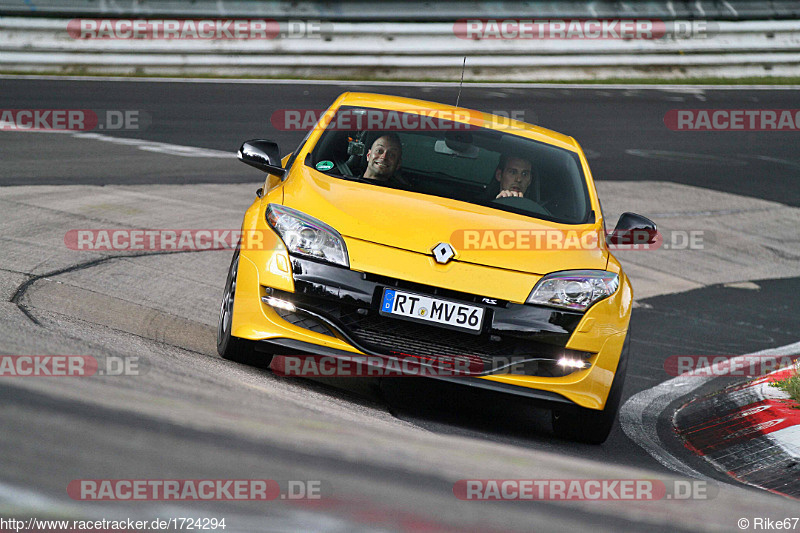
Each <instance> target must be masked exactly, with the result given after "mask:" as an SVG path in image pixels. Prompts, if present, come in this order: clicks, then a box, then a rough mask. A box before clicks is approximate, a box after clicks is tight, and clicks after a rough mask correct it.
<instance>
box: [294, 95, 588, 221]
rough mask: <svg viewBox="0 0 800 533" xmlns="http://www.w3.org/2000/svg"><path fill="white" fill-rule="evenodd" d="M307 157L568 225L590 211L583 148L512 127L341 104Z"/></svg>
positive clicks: (336, 170)
mask: <svg viewBox="0 0 800 533" xmlns="http://www.w3.org/2000/svg"><path fill="white" fill-rule="evenodd" d="M362 128H363V129H362ZM398 141H399V147H398V146H397V143H398ZM385 152H388V153H385ZM392 153H394V155H392ZM393 158H396V161H393ZM306 164H307V165H308V166H310V167H312V168H315V169H316V170H317V171H320V172H324V173H326V174H328V175H331V176H334V177H337V178H342V179H349V180H357V181H362V182H365V183H371V184H373V185H375V186H381V187H393V188H398V189H403V190H407V191H411V192H415V193H419V194H425V195H431V196H439V197H444V198H450V199H453V200H458V201H462V202H469V203H472V204H478V205H482V206H486V207H490V208H493V209H499V210H503V211H511V212H514V213H517V214H522V215H527V216H531V217H535V218H541V219H545V220H552V221H556V222H560V223H565V224H580V223H586V222H588V221H589V219H590V216H591V209H590V202H589V194H588V191H587V189H586V181H585V179H584V176H583V171H582V169H581V164H580V159H579V157H578V154H577V153H575V152H571V151H569V150H565V149H562V148H558V147H556V146H552V145H549V144H546V143H542V142H538V141H533V140H531V139H527V138H525V137H521V136H519V135H514V134H513V133H512V130H510V128H509V129H506V130H502V129H488V128H481V127H477V126H473V125H471V124H464V123H461V122H453V121H449V120H444V119H440V118H437V119H435V120H421V115H420V114H414V113H401V112H396V111H387V110H381V109H373V108H359V107H350V106H343V107H341V108H339V110H338V111H337V113H336V115H335V116H334V117H333V118H332V119H331V121H330V123H329V124H328V126H327V128H326V129H325V131H324V132H323V134H322V136H321V137H320V139H319V141H318V142H317V144H316V146H315V147H314V150H313V151H312V152H311V154H310V155H309V157H308V158H307V159H306Z"/></svg>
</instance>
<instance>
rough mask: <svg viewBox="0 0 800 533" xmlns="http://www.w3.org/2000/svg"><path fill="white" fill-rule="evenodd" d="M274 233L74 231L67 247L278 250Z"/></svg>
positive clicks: (66, 236)
mask: <svg viewBox="0 0 800 533" xmlns="http://www.w3.org/2000/svg"><path fill="white" fill-rule="evenodd" d="M272 235H273V234H272V233H271V232H267V231H261V230H246V231H242V230H230V229H71V230H69V231H67V233H66V234H65V235H64V244H65V245H66V246H67V248H69V249H70V250H78V251H101V252H110V251H118V252H122V251H145V252H176V251H183V252H186V251H208V250H234V249H236V248H242V249H246V250H264V249H267V248H274V245H275V240H274V238H272V239H271V237H272Z"/></svg>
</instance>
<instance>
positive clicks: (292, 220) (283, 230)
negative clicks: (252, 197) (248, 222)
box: [267, 204, 350, 267]
mask: <svg viewBox="0 0 800 533" xmlns="http://www.w3.org/2000/svg"><path fill="white" fill-rule="evenodd" d="M267 222H269V225H270V226H272V227H273V228H274V229H275V231H277V232H278V235H280V237H281V239H283V242H284V244H286V248H287V249H288V250H289V253H290V254H297V255H304V256H306V257H313V258H314V259H321V260H322V261H327V262H329V263H334V264H337V265H342V266H345V267H349V266H350V261H349V259H348V258H347V247H345V245H344V240H343V239H342V236H341V235H339V232H337V231H336V230H335V229H333V228H332V227H330V226H329V225H327V224H325V223H323V222H320V221H319V220H317V219H316V218H313V217H310V216H308V215H306V214H305V213H301V212H300V211H297V210H295V209H291V208H289V207H284V206H282V205H276V204H269V206H268V207H267Z"/></svg>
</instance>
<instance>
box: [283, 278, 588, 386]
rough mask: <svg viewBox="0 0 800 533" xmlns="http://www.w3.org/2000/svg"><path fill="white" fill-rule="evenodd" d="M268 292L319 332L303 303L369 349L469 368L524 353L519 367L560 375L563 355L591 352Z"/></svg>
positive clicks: (496, 364) (294, 318)
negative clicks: (291, 305) (292, 307)
mask: <svg viewBox="0 0 800 533" xmlns="http://www.w3.org/2000/svg"><path fill="white" fill-rule="evenodd" d="M274 292H275V293H276V296H278V297H279V298H283V299H286V300H290V301H292V302H294V304H295V305H296V306H297V307H298V310H297V311H296V312H293V313H290V312H287V311H283V312H281V311H279V314H281V316H282V317H283V318H284V319H285V320H287V321H289V322H291V323H293V324H295V325H298V326H300V327H306V328H307V329H311V330H312V331H318V332H320V333H322V332H323V331H321V329H324V330H325V332H327V334H328V335H331V333H330V331H329V330H328V329H327V327H326V326H324V325H323V324H322V323H321V321H319V320H317V319H315V318H313V317H311V316H309V315H307V314H305V313H303V309H307V310H308V311H310V312H312V313H315V314H317V315H320V316H321V317H324V318H325V319H326V320H328V321H330V322H331V323H332V324H334V325H335V326H336V327H337V329H339V330H340V331H341V332H342V333H343V334H344V335H345V336H346V337H349V338H351V339H353V340H354V341H355V342H356V343H357V344H359V345H360V347H363V348H366V349H367V350H368V351H371V352H373V353H380V354H385V355H392V356H397V357H409V356H410V357H416V358H421V359H428V360H430V359H433V360H439V361H448V362H452V361H454V360H458V361H461V362H462V363H463V364H464V365H466V366H468V367H469V368H471V369H474V368H475V364H482V365H483V368H484V371H490V370H493V369H497V368H502V367H503V366H504V365H508V364H510V363H511V362H513V360H520V359H523V358H530V359H531V360H530V361H527V362H526V363H524V371H523V372H522V373H524V374H527V375H539V376H564V375H567V374H570V373H572V372H574V371H575V370H574V369H564V368H562V367H560V366H558V365H557V364H556V362H557V361H558V359H559V358H560V357H562V356H564V355H570V356H573V357H578V358H582V359H584V360H585V359H588V357H589V356H590V355H591V354H588V353H586V352H575V351H573V350H567V349H565V348H563V347H559V346H554V345H551V344H545V343H540V342H536V341H532V340H530V339H524V338H516V337H513V336H510V335H504V336H502V337H498V336H491V335H490V334H489V333H486V332H484V333H482V334H481V335H473V334H470V333H464V332H460V331H456V330H452V329H446V328H440V327H436V326H429V325H426V324H421V323H418V322H411V321H406V320H401V319H395V318H390V317H385V316H382V315H380V314H378V313H377V311H376V310H374V309H368V308H364V307H358V306H350V305H342V304H340V303H339V302H337V301H334V300H329V299H327V298H320V297H317V296H309V295H306V294H298V293H294V294H292V293H281V291H274ZM490 319H491V315H489V316H487V320H490ZM303 324H307V326H306V325H303ZM493 337H494V338H493ZM478 361H479V362H480V363H478Z"/></svg>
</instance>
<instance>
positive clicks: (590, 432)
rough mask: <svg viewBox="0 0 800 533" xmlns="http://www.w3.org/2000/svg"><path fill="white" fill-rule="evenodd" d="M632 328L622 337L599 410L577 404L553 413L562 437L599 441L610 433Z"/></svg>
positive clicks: (616, 408)
mask: <svg viewBox="0 0 800 533" xmlns="http://www.w3.org/2000/svg"><path fill="white" fill-rule="evenodd" d="M630 338H631V332H630V330H628V334H627V336H626V337H625V343H624V344H623V347H622V354H621V355H620V360H619V365H617V371H616V372H615V373H614V381H612V382H611V390H609V392H608V399H607V400H606V406H605V408H604V409H603V410H602V411H598V410H597V409H587V408H585V407H578V408H577V411H559V410H558V409H554V410H553V413H552V420H553V431H554V432H555V434H556V435H558V436H559V437H561V438H564V439H569V440H574V441H577V442H585V443H587V444H602V443H604V442H605V441H606V439H607V438H608V435H609V433H611V428H612V427H613V426H614V420H615V419H616V418H617V411H619V403H620V400H621V399H622V387H623V386H624V384H625V373H626V372H627V370H628V351H629V349H630Z"/></svg>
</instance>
